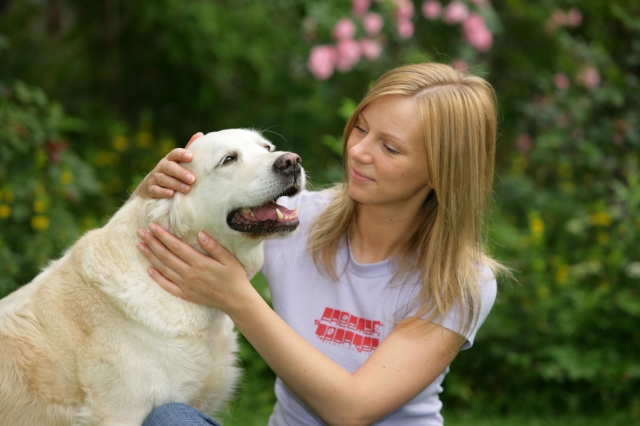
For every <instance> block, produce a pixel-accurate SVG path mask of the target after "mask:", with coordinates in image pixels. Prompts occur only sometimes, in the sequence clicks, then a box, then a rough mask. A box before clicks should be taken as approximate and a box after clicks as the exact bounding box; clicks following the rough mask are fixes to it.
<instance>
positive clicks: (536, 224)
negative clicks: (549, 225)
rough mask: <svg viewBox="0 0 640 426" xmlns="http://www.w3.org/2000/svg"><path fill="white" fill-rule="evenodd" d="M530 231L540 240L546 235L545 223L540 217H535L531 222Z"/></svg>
mask: <svg viewBox="0 0 640 426" xmlns="http://www.w3.org/2000/svg"><path fill="white" fill-rule="evenodd" d="M529 229H530V230H531V233H532V234H533V236H534V237H536V238H539V237H541V236H542V234H543V233H544V222H543V221H542V219H540V218H539V217H533V218H531V220H530V221H529Z"/></svg>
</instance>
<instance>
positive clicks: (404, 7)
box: [393, 0, 414, 19]
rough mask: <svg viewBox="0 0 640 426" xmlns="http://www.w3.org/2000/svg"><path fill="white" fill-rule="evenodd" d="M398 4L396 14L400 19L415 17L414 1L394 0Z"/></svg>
mask: <svg viewBox="0 0 640 426" xmlns="http://www.w3.org/2000/svg"><path fill="white" fill-rule="evenodd" d="M393 2H394V3H395V4H396V16H397V17H398V18H400V19H411V18H413V13H414V9H413V2H412V1H411V0H393Z"/></svg>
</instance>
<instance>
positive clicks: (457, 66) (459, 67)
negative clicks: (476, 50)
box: [451, 59, 469, 72]
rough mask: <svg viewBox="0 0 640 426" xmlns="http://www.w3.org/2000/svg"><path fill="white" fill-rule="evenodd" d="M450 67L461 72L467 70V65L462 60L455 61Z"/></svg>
mask: <svg viewBox="0 0 640 426" xmlns="http://www.w3.org/2000/svg"><path fill="white" fill-rule="evenodd" d="M451 66H452V67H453V69H456V70H458V71H462V72H467V70H468V69H469V65H467V63H466V62H465V61H463V60H462V59H456V60H455V61H453V63H452V64H451Z"/></svg>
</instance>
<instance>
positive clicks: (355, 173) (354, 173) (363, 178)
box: [349, 167, 375, 182]
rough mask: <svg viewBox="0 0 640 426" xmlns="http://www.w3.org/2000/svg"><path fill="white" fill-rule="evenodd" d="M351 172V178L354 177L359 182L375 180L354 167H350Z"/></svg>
mask: <svg viewBox="0 0 640 426" xmlns="http://www.w3.org/2000/svg"><path fill="white" fill-rule="evenodd" d="M349 174H350V177H351V179H353V180H355V181H357V182H375V181H374V180H373V179H371V178H370V177H368V176H366V175H363V174H362V173H360V172H358V171H357V170H356V169H354V168H353V167H352V168H351V169H350V171H349Z"/></svg>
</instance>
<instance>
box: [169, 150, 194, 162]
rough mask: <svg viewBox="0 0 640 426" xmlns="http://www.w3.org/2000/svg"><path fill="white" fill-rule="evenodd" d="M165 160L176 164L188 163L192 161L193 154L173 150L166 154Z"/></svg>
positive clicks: (186, 151)
mask: <svg viewBox="0 0 640 426" xmlns="http://www.w3.org/2000/svg"><path fill="white" fill-rule="evenodd" d="M165 159H167V160H169V161H174V162H178V163H180V162H186V163H188V162H189V161H191V160H193V153H192V152H191V151H188V150H186V149H184V148H175V149H172V150H171V152H169V153H168V154H167V156H166V157H165Z"/></svg>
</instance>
